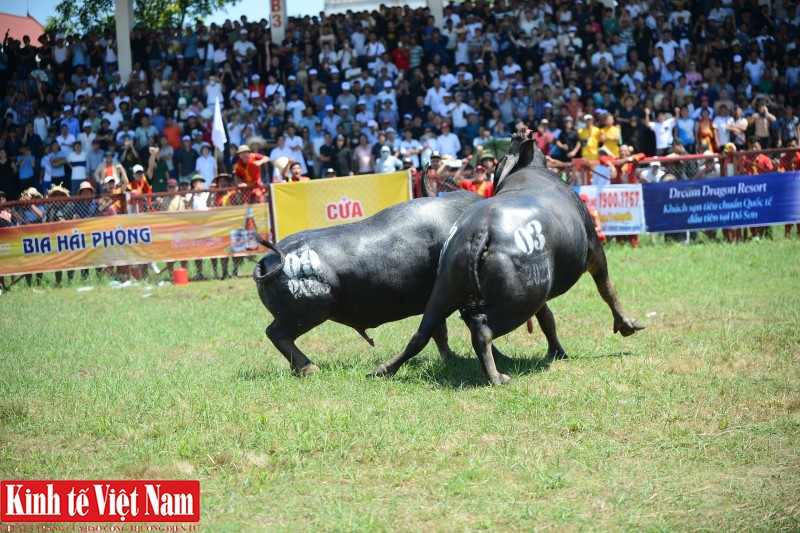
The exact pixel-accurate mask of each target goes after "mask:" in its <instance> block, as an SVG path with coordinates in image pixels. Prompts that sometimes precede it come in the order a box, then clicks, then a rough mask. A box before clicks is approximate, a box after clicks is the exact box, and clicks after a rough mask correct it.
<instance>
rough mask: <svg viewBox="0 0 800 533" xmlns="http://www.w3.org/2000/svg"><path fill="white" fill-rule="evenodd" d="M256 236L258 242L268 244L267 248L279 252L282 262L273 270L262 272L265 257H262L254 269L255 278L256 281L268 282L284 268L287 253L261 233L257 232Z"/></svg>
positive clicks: (263, 244)
mask: <svg viewBox="0 0 800 533" xmlns="http://www.w3.org/2000/svg"><path fill="white" fill-rule="evenodd" d="M255 237H256V241H257V242H258V244H261V245H262V246H266V247H267V248H269V249H270V250H272V251H273V252H275V253H276V254H278V257H279V258H280V260H281V264H280V265H279V266H278V268H276V269H274V270H271V271H269V272H264V273H263V274H262V273H261V268H262V265H263V264H264V259H263V258H262V259H261V261H259V262H258V263H256V268H255V269H254V270H253V280H254V281H255V282H256V283H267V282H268V281H269V280H271V279H272V278H274V277H275V276H277V275H278V274H280V272H281V271H282V270H283V265H284V264H285V263H286V255H284V253H283V252H281V251H280V250H279V249H278V247H277V246H275V245H274V244H272V243H271V242H269V241H268V240H267V239H265V238H264V237H262V236H261V235H259V234H257V233H256V236H255Z"/></svg>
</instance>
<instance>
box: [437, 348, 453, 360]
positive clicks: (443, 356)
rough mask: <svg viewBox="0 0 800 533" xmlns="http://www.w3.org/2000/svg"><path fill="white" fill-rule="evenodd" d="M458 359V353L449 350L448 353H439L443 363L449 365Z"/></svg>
mask: <svg viewBox="0 0 800 533" xmlns="http://www.w3.org/2000/svg"><path fill="white" fill-rule="evenodd" d="M457 358H458V356H457V355H456V352H454V351H453V350H450V349H448V350H447V351H440V352H439V359H441V360H442V363H449V362H450V361H453V360H454V359H457Z"/></svg>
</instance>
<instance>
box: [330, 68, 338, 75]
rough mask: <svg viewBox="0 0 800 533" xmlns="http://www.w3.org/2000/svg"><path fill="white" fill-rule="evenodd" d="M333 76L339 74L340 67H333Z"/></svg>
mask: <svg viewBox="0 0 800 533" xmlns="http://www.w3.org/2000/svg"><path fill="white" fill-rule="evenodd" d="M331 74H339V68H338V67H331Z"/></svg>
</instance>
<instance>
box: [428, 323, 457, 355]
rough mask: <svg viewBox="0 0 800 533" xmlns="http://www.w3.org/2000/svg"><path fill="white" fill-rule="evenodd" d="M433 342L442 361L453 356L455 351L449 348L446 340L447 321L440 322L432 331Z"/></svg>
mask: <svg viewBox="0 0 800 533" xmlns="http://www.w3.org/2000/svg"><path fill="white" fill-rule="evenodd" d="M433 342H435V343H436V348H437V349H438V350H439V357H440V358H441V360H442V362H443V363H446V362H447V361H449V360H450V359H452V358H454V357H455V355H456V354H455V353H453V350H451V349H450V345H449V344H448V342H447V323H446V322H442V323H441V324H439V326H438V327H437V328H436V329H435V330H434V332H433Z"/></svg>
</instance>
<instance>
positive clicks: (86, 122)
mask: <svg viewBox="0 0 800 533" xmlns="http://www.w3.org/2000/svg"><path fill="white" fill-rule="evenodd" d="M83 127H84V128H91V127H92V121H91V120H84V121H83Z"/></svg>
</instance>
